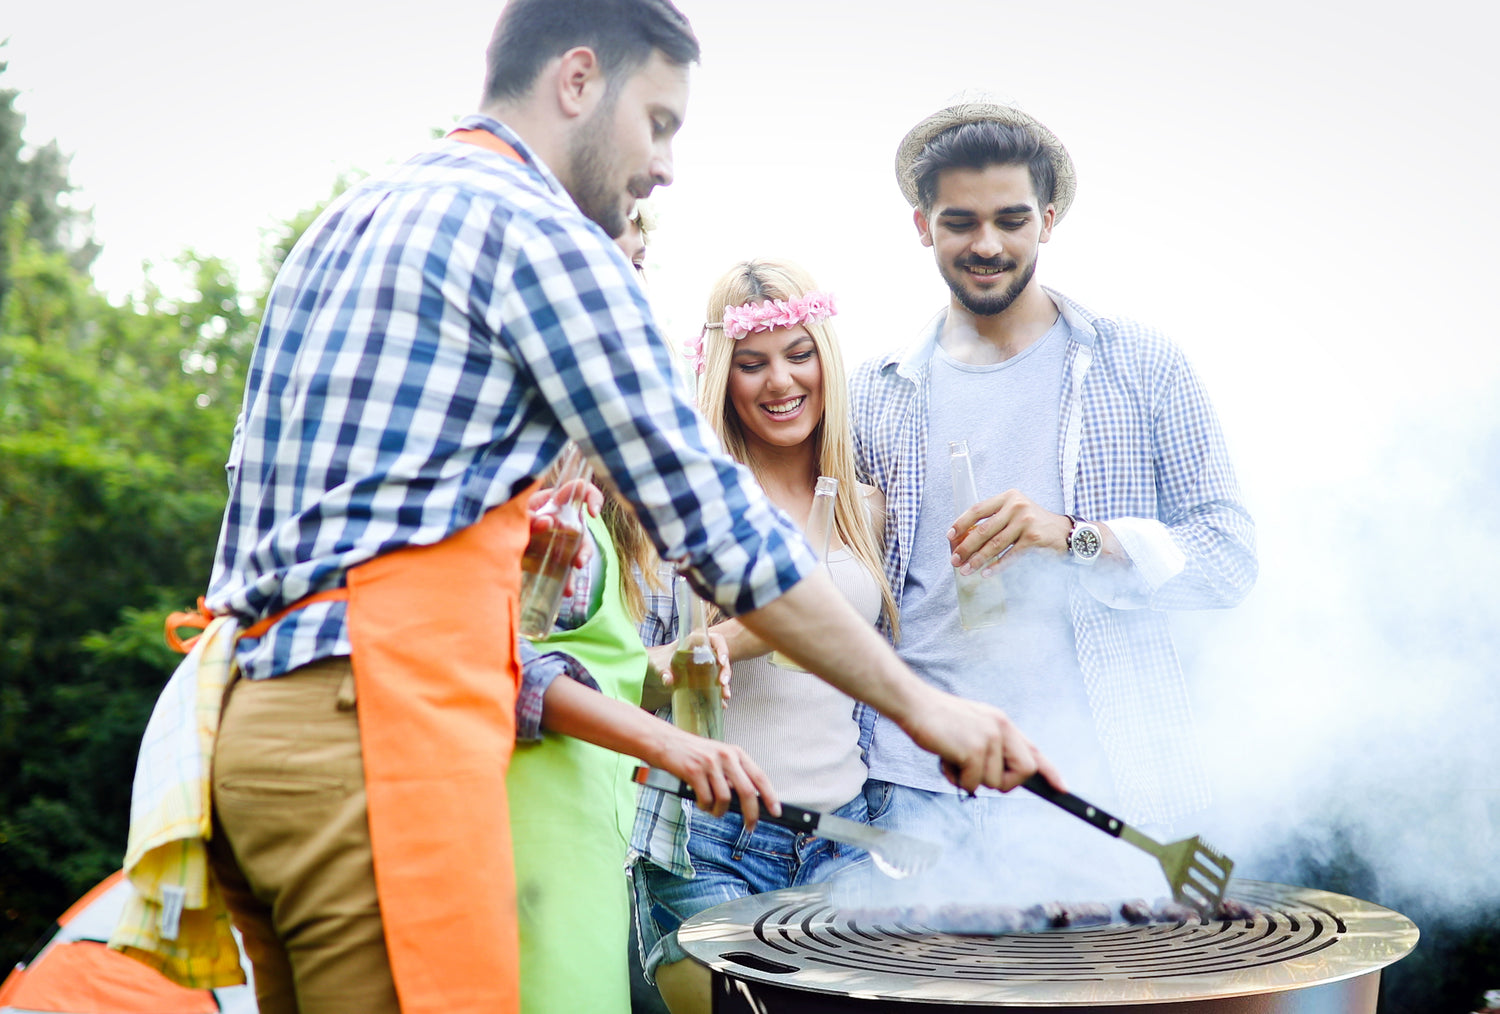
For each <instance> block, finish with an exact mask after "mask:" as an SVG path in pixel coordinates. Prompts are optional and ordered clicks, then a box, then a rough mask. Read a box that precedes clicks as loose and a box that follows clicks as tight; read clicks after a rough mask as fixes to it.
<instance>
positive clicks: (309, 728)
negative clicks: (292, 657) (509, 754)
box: [210, 658, 401, 1014]
mask: <svg viewBox="0 0 1500 1014" xmlns="http://www.w3.org/2000/svg"><path fill="white" fill-rule="evenodd" d="M213 798H214V837H213V840H212V842H211V846H210V856H211V862H212V864H213V870H214V874H215V876H217V877H218V879H219V882H220V884H221V886H222V887H223V890H224V896H225V899H226V901H227V902H228V904H229V909H230V912H231V913H232V914H233V916H234V924H235V926H236V928H238V929H239V931H240V933H241V934H242V936H243V937H244V943H245V952H246V954H248V955H249V957H250V960H251V963H252V964H253V965H254V966H255V993H256V997H257V999H258V1000H259V1003H260V1011H261V1014H299V1012H301V1014H325V1012H326V1014H385V1012H390V1014H397V1012H399V1011H400V1009H401V1008H400V1005H399V1004H398V1003H397V1000H396V989H395V984H394V983H393V982H392V980H391V970H390V962H389V959H388V957H387V955H386V947H385V933H384V930H383V928H382V925H381V920H380V906H379V903H378V902H377V900H376V896H375V876H374V868H373V866H372V864H371V858H370V829H369V823H368V820H367V817H366V811H365V776H364V765H363V763H362V760H361V755H360V746H359V722H358V719H357V717H356V713H355V706H354V673H353V669H352V668H351V667H350V664H349V660H348V659H347V658H329V659H323V660H320V661H318V662H314V663H312V664H311V665H307V666H304V667H302V668H300V669H297V670H294V671H293V672H290V673H287V674H286V675H284V676H278V677H276V678H274V679H268V680H237V681H236V682H235V683H234V684H233V685H232V686H231V687H230V689H229V691H228V696H227V698H226V700H225V704H224V713H223V718H222V720H221V723H220V728H219V737H218V744H217V746H216V748H215V751H214V767H213Z"/></svg>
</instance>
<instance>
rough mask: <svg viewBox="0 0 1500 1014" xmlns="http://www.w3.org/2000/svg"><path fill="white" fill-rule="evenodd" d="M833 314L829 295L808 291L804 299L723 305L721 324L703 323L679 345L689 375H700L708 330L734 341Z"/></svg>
mask: <svg viewBox="0 0 1500 1014" xmlns="http://www.w3.org/2000/svg"><path fill="white" fill-rule="evenodd" d="M836 313H838V310H837V308H836V307H835V306H834V305H833V293H831V292H809V293H808V294H807V295H805V296H794V297H792V298H791V299H768V300H766V301H764V302H761V303H745V304H744V305H742V306H726V307H724V319H723V321H716V322H714V323H712V324H704V325H703V330H701V331H699V332H698V337H697V338H694V339H693V340H691V341H686V342H683V343H682V351H683V354H684V355H686V356H687V359H688V362H689V363H690V364H692V367H693V372H694V373H702V372H703V369H704V361H705V356H704V353H703V339H704V338H705V337H706V336H707V334H708V329H709V328H711V327H717V328H723V330H724V334H726V335H727V336H729V337H730V338H733V339H736V340H738V339H740V338H743V337H745V336H746V335H747V334H754V333H755V332H756V331H774V330H776V329H777V328H780V327H796V326H797V325H798V324H816V323H817V322H818V321H820V320H827V319H828V318H829V317H832V316H833V315H834V314H836Z"/></svg>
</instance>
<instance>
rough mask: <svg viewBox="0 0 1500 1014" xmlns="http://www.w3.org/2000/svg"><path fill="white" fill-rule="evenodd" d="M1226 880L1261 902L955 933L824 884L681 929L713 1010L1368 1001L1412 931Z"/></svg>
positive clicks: (1305, 897) (1413, 938)
mask: <svg viewBox="0 0 1500 1014" xmlns="http://www.w3.org/2000/svg"><path fill="white" fill-rule="evenodd" d="M1229 893H1230V895H1231V896H1232V897H1234V898H1238V899H1239V900H1241V901H1245V902H1248V903H1249V904H1251V905H1253V906H1255V907H1256V908H1257V909H1259V914H1258V915H1257V916H1256V917H1255V918H1253V919H1246V920H1241V921H1235V922H1213V923H1208V924H1196V923H1191V922H1183V923H1155V924H1150V925H1144V926H1128V925H1113V926H1101V927H1095V928H1080V929H1063V930H1052V931H1049V932H1045V933H1024V934H1010V935H1004V936H961V935H956V934H948V933H934V932H932V931H930V930H926V929H922V928H920V927H916V926H906V925H903V924H902V922H901V921H900V920H899V919H896V920H894V921H887V922H884V923H881V922H867V921H864V920H862V919H861V917H860V916H859V914H858V913H857V912H853V911H851V912H848V913H845V912H841V911H840V910H839V909H838V908H837V907H836V906H835V905H834V904H833V902H832V900H831V896H830V893H829V888H828V885H826V884H824V885H818V886H816V887H805V888H803V887H797V888H789V889H787V890H782V891H773V892H771V893H769V894H762V895H755V896H752V897H748V898H741V899H739V900H737V901H732V902H729V903H728V904H725V905H720V906H718V907H717V908H713V909H710V910H708V911H706V912H703V913H700V914H699V915H696V916H694V917H693V918H691V919H689V920H688V921H687V922H685V923H683V925H682V927H681V928H680V929H679V931H678V940H679V941H680V942H681V944H682V947H683V949H684V950H686V951H687V953H688V954H689V955H691V956H692V957H693V958H695V959H697V960H698V961H700V962H702V963H703V964H705V965H707V966H708V967H709V968H710V969H712V971H713V979H714V986H713V989H714V1010H715V1011H717V1012H719V1014H735V1012H740V1011H746V1012H750V1011H753V1012H756V1014H787V1012H790V1014H800V1012H810V1011H818V1012H821V1014H845V1012H865V1011H892V1012H900V1014H929V1012H938V1011H955V1012H957V1011H964V1012H968V1014H973V1010H974V1008H976V1007H986V1006H988V1007H1001V1008H1005V1009H1007V1010H1011V1011H1016V1010H1022V1011H1024V1010H1035V1011H1038V1012H1040V1011H1052V1012H1053V1014H1055V1012H1056V1009H1057V1008H1059V1007H1076V1008H1088V1007H1124V1006H1130V1007H1136V1008H1140V1009H1143V1010H1147V1011H1156V1012H1158V1014H1188V1012H1189V1011H1192V1012H1195V1014H1196V1012H1200V1011H1212V1012H1216V1014H1273V1012H1274V1014H1283V1012H1296V1014H1315V1012H1317V1014H1321V1012H1324V1011H1330V1012H1331V1011H1339V1012H1341V1014H1342V1012H1361V1011H1362V1012H1373V1011H1374V1010H1375V1003H1376V999H1377V994H1378V991H1379V985H1380V970H1381V969H1382V968H1384V967H1385V966H1386V965H1389V964H1391V963H1392V962H1394V961H1397V960H1399V959H1400V958H1402V957H1404V956H1405V955H1406V954H1407V953H1408V952H1410V951H1411V949H1412V948H1413V947H1415V946H1416V943H1417V928H1416V926H1414V925H1413V924H1412V923H1411V921H1410V920H1408V919H1407V918H1406V917H1404V916H1402V915H1400V914H1399V913H1396V912H1392V911H1391V910H1389V909H1386V908H1381V907H1380V906H1378V905H1373V904H1370V903H1369V902H1365V901H1360V900H1358V899H1356V898H1350V897H1346V896H1344V895H1340V894H1332V893H1330V892H1327V891H1318V890H1313V889H1310V888H1302V887H1290V886H1287V885H1284V884H1273V883H1266V882H1261V881H1254V880H1235V881H1233V882H1232V883H1231V885H1230V891H1229Z"/></svg>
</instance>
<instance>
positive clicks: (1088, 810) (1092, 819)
mask: <svg viewBox="0 0 1500 1014" xmlns="http://www.w3.org/2000/svg"><path fill="white" fill-rule="evenodd" d="M1021 784H1022V785H1024V786H1026V788H1027V789H1029V790H1031V791H1032V792H1034V793H1036V794H1037V795H1038V796H1041V797H1042V798H1043V799H1045V800H1046V801H1047V802H1049V803H1051V804H1052V805H1054V806H1060V807H1062V808H1063V809H1064V810H1067V811H1068V812H1069V813H1071V814H1072V815H1073V816H1075V817H1077V818H1079V819H1080V820H1085V821H1088V822H1089V823H1090V824H1092V825H1094V826H1095V827H1097V828H1098V829H1099V830H1101V831H1103V832H1104V833H1105V834H1108V835H1113V836H1114V837H1116V838H1118V837H1120V833H1121V832H1122V831H1124V830H1125V824H1124V823H1123V822H1122V821H1121V820H1120V819H1119V818H1118V817H1112V816H1110V815H1109V814H1107V813H1105V812H1104V811H1103V810H1101V809H1099V808H1098V807H1097V806H1095V805H1094V804H1093V803H1089V802H1085V801H1084V800H1082V799H1079V798H1078V797H1077V796H1075V795H1073V793H1071V792H1063V791H1061V790H1060V789H1055V788H1053V787H1052V783H1051V782H1049V781H1047V779H1045V778H1043V777H1042V776H1041V775H1032V776H1031V777H1030V778H1028V779H1026V780H1025V781H1024V782H1022V783H1021Z"/></svg>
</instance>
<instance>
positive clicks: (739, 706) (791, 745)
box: [724, 549, 880, 810]
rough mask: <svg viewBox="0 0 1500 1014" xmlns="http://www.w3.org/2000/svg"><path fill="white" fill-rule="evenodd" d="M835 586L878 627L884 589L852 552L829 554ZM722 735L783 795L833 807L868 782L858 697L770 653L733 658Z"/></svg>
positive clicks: (798, 801) (802, 803)
mask: <svg viewBox="0 0 1500 1014" xmlns="http://www.w3.org/2000/svg"><path fill="white" fill-rule="evenodd" d="M828 570H829V574H830V576H831V577H832V578H833V583H834V585H835V586H836V587H837V588H838V590H839V591H840V592H841V593H842V594H843V596H844V598H846V599H848V600H849V603H850V604H851V605H852V606H854V609H855V611H856V612H858V613H859V615H861V616H863V617H864V618H865V619H866V620H868V621H869V622H870V624H871V625H872V626H873V625H874V624H875V621H876V620H877V619H878V618H879V616H880V586H879V585H878V584H877V583H876V580H875V576H874V575H873V574H871V573H870V572H869V571H868V570H866V569H865V567H864V565H863V564H862V563H860V562H859V559H858V558H857V557H855V556H854V554H853V553H851V552H850V551H849V550H848V549H841V550H837V551H835V552H832V553H829V554H828ZM729 687H730V694H731V696H730V698H729V704H728V706H727V707H726V708H725V709H724V738H725V739H726V740H728V741H729V742H731V743H734V744H736V745H738V746H742V747H744V748H745V750H746V752H748V753H749V754H750V756H751V757H753V758H755V762H756V763H757V764H759V765H760V766H761V768H762V769H764V770H765V772H766V774H767V775H768V776H770V779H771V784H773V785H775V786H776V791H777V793H778V794H779V795H780V796H781V798H782V800H783V801H785V802H788V803H791V804H792V805H794V806H801V807H805V808H807V809H810V810H835V809H837V808H839V807H840V806H843V805H844V804H845V803H847V802H849V801H850V800H851V799H853V798H854V797H855V796H856V795H857V794H858V793H859V792H860V791H861V790H862V788H863V787H864V783H865V763H864V760H863V759H862V758H861V757H860V752H859V723H858V722H856V721H855V720H854V699H853V698H852V697H849V696H848V695H847V694H845V693H844V692H843V691H841V690H837V689H835V688H834V687H832V686H830V685H829V684H827V683H825V682H824V681H823V680H821V679H819V678H818V677H816V676H814V675H812V674H811V673H803V672H795V671H792V670H790V669H781V668H778V667H777V666H774V665H772V664H771V656H770V655H761V656H758V657H756V658H749V659H745V660H743V661H739V662H735V663H734V666H733V671H732V673H731V675H730V684H729Z"/></svg>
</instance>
